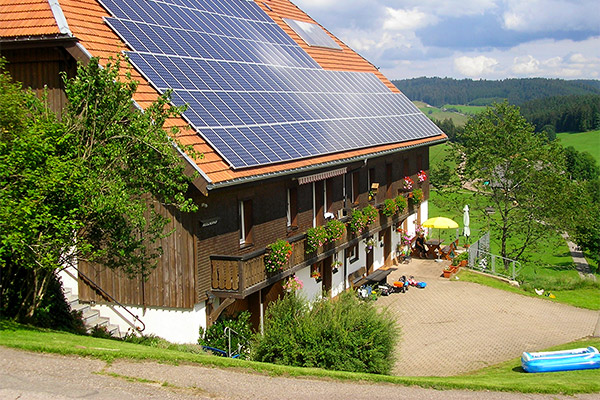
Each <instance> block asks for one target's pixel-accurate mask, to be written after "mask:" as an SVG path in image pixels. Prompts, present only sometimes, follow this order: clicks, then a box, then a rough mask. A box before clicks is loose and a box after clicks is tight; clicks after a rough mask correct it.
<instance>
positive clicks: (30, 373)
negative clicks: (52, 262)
mask: <svg viewBox="0 0 600 400" xmlns="http://www.w3.org/2000/svg"><path fill="white" fill-rule="evenodd" d="M598 398H600V396H599V395H598V394H594V395H579V396H556V395H531V394H519V393H496V392H471V391H463V390H447V391H439V390H433V389H422V388H415V387H405V386H399V385H390V384H367V383H361V382H339V381H332V380H317V379H306V378H297V379H296V378H288V377H271V376H266V375H260V374H253V373H249V372H247V371H238V370H233V369H217V368H206V367H202V366H191V365H180V366H174V365H164V364H158V363H154V362H141V363H140V362H132V361H116V362H114V363H112V364H107V363H106V362H103V361H99V360H95V359H88V358H80V357H73V356H59V355H53V354H38V353H29V352H24V351H20V350H13V349H8V348H3V347H0V399H2V400H4V399H21V400H66V399H90V400H109V399H110V400H114V399H127V400H138V399H140V400H141V399H195V400H204V399H211V400H214V399H252V400H259V399H265V400H271V399H319V400H321V399H332V400H338V399H339V400H342V399H344V400H345V399H369V400H379V399H382V400H383V399H385V400H389V399H412V400H425V399H430V400H442V399H444V400H465V399H483V400H514V399H528V400H557V399H565V400H567V399H569V400H592V399H596V400H597V399H598Z"/></svg>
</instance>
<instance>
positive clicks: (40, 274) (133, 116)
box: [0, 58, 195, 320]
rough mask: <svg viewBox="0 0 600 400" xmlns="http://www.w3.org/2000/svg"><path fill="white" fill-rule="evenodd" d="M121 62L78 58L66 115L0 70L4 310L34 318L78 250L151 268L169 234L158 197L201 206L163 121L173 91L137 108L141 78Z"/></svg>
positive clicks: (83, 255) (136, 271)
mask: <svg viewBox="0 0 600 400" xmlns="http://www.w3.org/2000/svg"><path fill="white" fill-rule="evenodd" d="M120 71H121V62H120V59H119V58H117V59H116V60H113V61H110V62H109V63H108V64H107V65H106V66H105V67H104V68H102V67H100V66H99V64H98V60H97V59H92V60H91V62H90V63H89V64H88V66H83V65H80V66H79V67H78V70H77V75H76V77H75V78H73V79H66V78H65V87H66V95H67V99H68V106H67V107H66V109H65V110H64V113H63V115H62V118H60V119H59V118H57V116H55V115H53V114H52V112H50V110H49V108H48V107H47V105H46V104H45V102H44V101H43V99H42V100H39V99H36V98H35V96H33V95H32V94H30V93H27V92H23V91H22V90H20V87H19V86H18V85H16V84H13V83H11V82H10V77H9V76H8V74H7V73H6V72H2V73H0V110H1V111H0V133H1V134H2V141H1V144H0V188H1V191H0V219H1V220H2V224H1V225H2V226H1V228H0V229H1V230H0V262H1V267H2V288H3V290H2V293H1V298H2V309H3V313H5V314H8V315H10V316H12V317H16V318H17V319H20V320H30V319H31V318H32V317H33V316H34V313H35V311H36V309H37V308H38V306H39V305H40V304H41V301H42V299H43V297H44V294H45V289H46V287H47V285H48V282H49V281H50V280H51V279H52V277H53V274H54V271H55V270H56V269H57V268H60V267H61V266H62V265H65V263H69V262H72V261H73V260H74V259H75V258H79V259H86V260H90V261H94V262H99V263H102V264H104V265H107V266H109V267H112V268H121V269H122V270H123V271H125V272H126V273H128V274H130V275H137V276H142V277H146V276H147V275H148V274H149V273H150V271H151V270H152V268H153V267H154V266H155V265H156V262H157V258H158V257H159V256H160V254H161V249H160V247H159V246H157V245H155V243H156V242H157V241H158V240H159V239H160V238H162V237H164V236H165V235H167V234H168V232H164V231H163V230H164V227H165V224H166V223H167V220H166V219H165V218H164V217H162V216H161V215H160V214H159V213H158V212H157V211H156V210H155V208H156V205H157V204H162V205H164V206H169V207H174V208H178V209H180V210H183V211H193V210H195V205H194V204H193V202H192V201H191V199H189V198H186V191H187V189H188V185H189V183H190V182H191V177H187V176H185V175H184V166H183V164H182V161H181V159H180V158H179V156H178V154H177V152H176V151H175V146H176V145H177V144H176V143H175V141H174V139H173V137H174V136H173V133H174V132H167V131H165V129H164V123H165V121H166V120H167V119H168V118H169V117H172V116H175V115H178V114H179V113H180V112H181V109H179V108H175V107H170V106H169V105H168V102H169V97H168V95H165V96H161V97H159V99H158V100H157V101H155V102H154V103H153V104H152V105H151V106H150V107H149V108H147V109H146V110H145V111H142V110H140V109H139V108H136V107H135V105H134V103H133V101H132V97H133V95H134V93H135V91H136V89H137V84H136V82H134V81H132V80H131V79H130V76H129V75H128V74H125V75H122V74H121V73H120ZM123 76H124V78H123ZM4 106H6V108H5V107H4ZM169 133H171V134H169ZM9 289H10V290H9Z"/></svg>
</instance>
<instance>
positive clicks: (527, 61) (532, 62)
mask: <svg viewBox="0 0 600 400" xmlns="http://www.w3.org/2000/svg"><path fill="white" fill-rule="evenodd" d="M539 67H540V62H539V61H538V60H536V59H535V58H534V57H533V56H531V55H527V56H522V57H515V58H514V60H513V67H512V71H513V72H514V73H515V74H517V75H534V74H537V73H538V72H539V71H540V68H539Z"/></svg>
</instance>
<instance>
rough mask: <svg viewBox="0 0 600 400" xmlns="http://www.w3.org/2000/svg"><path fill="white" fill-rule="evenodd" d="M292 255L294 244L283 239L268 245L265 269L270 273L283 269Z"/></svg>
mask: <svg viewBox="0 0 600 400" xmlns="http://www.w3.org/2000/svg"><path fill="white" fill-rule="evenodd" d="M291 255H292V245H291V244H289V243H288V242H286V241H285V240H283V239H279V240H278V241H276V242H275V243H271V244H270V245H268V246H267V254H266V255H265V269H266V271H267V272H269V273H274V272H279V271H281V270H283V267H285V266H286V265H287V263H288V261H289V259H290V256H291Z"/></svg>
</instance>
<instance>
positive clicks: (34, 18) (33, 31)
mask: <svg viewBox="0 0 600 400" xmlns="http://www.w3.org/2000/svg"><path fill="white" fill-rule="evenodd" d="M0 16H2V17H1V18H2V23H0V37H11V38H12V37H14V38H18V37H29V36H48V35H57V34H60V30H59V29H58V25H57V24H56V20H55V19H54V15H53V14H52V10H51V9H50V4H49V3H48V0H23V1H19V2H15V1H14V0H13V1H6V0H2V1H1V2H0Z"/></svg>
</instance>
